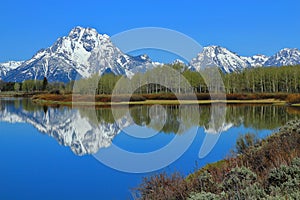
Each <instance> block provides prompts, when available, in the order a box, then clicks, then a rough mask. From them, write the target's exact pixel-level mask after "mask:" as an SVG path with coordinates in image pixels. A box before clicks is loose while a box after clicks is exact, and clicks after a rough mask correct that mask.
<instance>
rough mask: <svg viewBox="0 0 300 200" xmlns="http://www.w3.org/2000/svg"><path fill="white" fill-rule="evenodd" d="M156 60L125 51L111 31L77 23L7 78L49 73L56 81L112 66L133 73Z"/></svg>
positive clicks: (112, 69) (121, 72)
mask: <svg viewBox="0 0 300 200" xmlns="http://www.w3.org/2000/svg"><path fill="white" fill-rule="evenodd" d="M153 64H154V63H152V62H151V60H150V59H149V57H147V56H137V57H132V56H129V55H126V54H124V53H122V52H121V51H120V50H119V49H118V48H117V47H115V46H114V44H113V43H112V42H111V41H110V38H109V36H108V35H105V34H104V35H101V34H99V33H97V31H96V30H95V29H92V28H82V27H76V28H74V29H72V30H71V32H70V33H69V35H68V36H65V37H61V38H59V39H58V40H57V41H56V42H55V43H54V44H53V45H52V46H51V47H49V48H47V49H42V50H40V51H39V52H38V53H37V54H35V55H34V56H33V57H32V58H31V59H30V60H27V61H25V62H24V63H22V64H21V65H20V66H19V67H18V68H17V69H13V70H11V71H9V72H8V73H7V74H6V75H5V76H4V78H3V79H4V80H5V81H17V82H21V81H23V80H28V79H39V80H42V79H43V78H44V77H47V78H48V80H49V81H52V82H54V81H62V82H68V81H70V80H75V79H78V78H82V77H84V78H86V77H89V76H91V75H92V74H102V73H104V72H105V71H108V70H109V71H110V72H112V73H114V74H117V75H125V76H128V77H131V76H132V75H133V74H134V73H137V72H145V71H146V70H147V69H149V68H152V67H153Z"/></svg>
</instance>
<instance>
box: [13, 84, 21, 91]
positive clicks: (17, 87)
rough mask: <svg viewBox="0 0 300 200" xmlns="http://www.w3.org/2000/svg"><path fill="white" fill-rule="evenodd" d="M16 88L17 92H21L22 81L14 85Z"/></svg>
mask: <svg viewBox="0 0 300 200" xmlns="http://www.w3.org/2000/svg"><path fill="white" fill-rule="evenodd" d="M14 89H15V91H16V92H19V91H20V89H21V85H20V83H15V85H14Z"/></svg>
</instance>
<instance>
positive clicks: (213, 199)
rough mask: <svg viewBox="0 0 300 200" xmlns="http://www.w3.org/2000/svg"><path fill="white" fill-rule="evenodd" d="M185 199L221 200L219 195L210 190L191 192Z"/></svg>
mask: <svg viewBox="0 0 300 200" xmlns="http://www.w3.org/2000/svg"><path fill="white" fill-rule="evenodd" d="M187 200H221V197H220V196H219V195H216V194H213V193H210V192H201V193H191V194H190V196H189V197H188V198H187Z"/></svg>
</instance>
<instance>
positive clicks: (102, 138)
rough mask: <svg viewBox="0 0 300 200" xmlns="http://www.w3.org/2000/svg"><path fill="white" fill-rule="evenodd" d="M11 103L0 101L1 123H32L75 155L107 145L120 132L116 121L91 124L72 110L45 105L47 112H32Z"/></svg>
mask: <svg viewBox="0 0 300 200" xmlns="http://www.w3.org/2000/svg"><path fill="white" fill-rule="evenodd" d="M16 101H17V100H16ZM14 103H16V102H15V101H13V100H12V101H9V100H5V101H3V102H1V105H2V106H1V107H0V110H1V112H0V121H1V122H9V123H28V124H32V125H33V126H34V127H35V128H36V129H38V130H39V131H40V132H42V133H45V134H48V135H49V136H51V137H53V138H54V139H55V140H57V142H58V143H59V144H61V145H63V146H68V147H70V148H71V150H72V151H73V152H74V153H75V154H76V155H86V154H94V153H97V152H98V151H99V150H100V149H101V148H107V147H109V146H110V145H111V143H112V140H113V138H114V137H115V136H116V135H117V134H118V133H119V132H120V129H119V127H118V125H117V124H116V123H106V122H99V123H93V122H91V121H90V120H89V119H88V118H86V117H82V116H81V113H80V111H79V110H76V109H67V108H63V109H55V108H48V110H47V111H44V110H43V109H39V110H35V111H34V112H32V111H26V110H25V109H23V108H15V105H14ZM4 104H6V105H5V106H4ZM20 104H22V103H21V100H20ZM92 111H93V110H92Z"/></svg>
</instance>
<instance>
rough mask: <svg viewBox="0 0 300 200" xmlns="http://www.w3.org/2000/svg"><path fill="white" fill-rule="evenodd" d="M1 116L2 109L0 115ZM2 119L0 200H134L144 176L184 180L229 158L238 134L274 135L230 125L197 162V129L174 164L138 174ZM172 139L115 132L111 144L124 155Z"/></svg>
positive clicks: (201, 136)
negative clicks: (166, 175) (179, 175)
mask: <svg viewBox="0 0 300 200" xmlns="http://www.w3.org/2000/svg"><path fill="white" fill-rule="evenodd" d="M2 105H4V108H5V109H8V110H9V109H10V110H11V111H10V112H8V115H11V116H12V115H13V114H14V113H18V112H19V111H20V112H24V113H34V114H33V115H30V116H35V117H38V116H39V114H37V113H36V112H37V111H36V110H35V111H24V110H23V108H22V106H15V104H13V105H12V104H10V103H5V104H3V102H2ZM9 107H10V108H9ZM20 109H21V110H20ZM51 109H56V108H48V111H47V112H50V111H51ZM68 110H69V109H68ZM6 111H7V110H2V115H3V113H4V112H6ZM56 111H57V112H54V113H56V114H58V113H59V112H65V111H64V109H61V108H60V109H56ZM18 114H20V113H18ZM1 117H2V118H1ZM1 117H0V121H2V122H0V152H1V164H0V199H133V196H134V194H133V193H132V189H133V188H135V187H137V186H138V185H139V184H140V183H141V180H142V178H143V177H147V176H150V175H153V174H156V173H159V172H162V171H164V172H167V173H171V172H173V171H179V172H180V173H182V174H183V175H187V174H189V173H191V172H193V171H194V170H195V168H196V167H201V166H204V165H205V164H207V163H211V162H216V161H218V160H220V159H223V158H225V157H226V156H228V155H229V154H230V150H232V149H233V148H234V145H235V142H236V139H237V137H238V136H239V135H240V134H244V133H247V132H251V133H256V134H257V135H258V136H259V137H261V138H263V137H265V136H267V135H269V134H272V133H273V131H274V130H273V129H272V130H271V129H259V130H258V129H257V128H252V127H245V126H244V125H243V124H240V125H238V126H235V125H234V126H232V127H231V128H229V129H228V130H226V131H224V132H222V134H221V136H220V138H219V140H218V142H217V144H216V146H215V147H214V148H213V150H212V151H211V152H210V153H209V154H208V155H207V156H206V157H205V158H202V159H199V157H198V154H199V148H200V147H201V145H202V143H203V139H204V137H205V135H206V133H205V129H204V128H203V127H199V128H198V131H197V135H196V138H195V139H194V141H193V143H192V145H191V146H190V147H189V148H188V150H187V151H186V152H185V153H184V154H183V155H182V156H181V157H180V158H179V159H178V160H177V161H175V162H173V163H172V164H170V165H169V166H167V167H165V168H163V169H160V170H158V171H154V172H149V173H142V174H139V173H125V172H120V171H117V170H115V169H112V168H110V167H108V166H106V165H104V164H102V163H101V162H99V161H98V160H97V159H95V157H94V156H92V155H89V154H85V155H77V154H76V153H74V151H72V150H71V148H70V147H69V146H67V145H66V143H64V145H65V146H64V145H61V144H59V142H58V140H57V138H55V137H53V136H51V134H50V135H48V134H47V133H45V132H42V131H41V130H40V131H39V130H38V129H37V128H36V124H35V125H33V123H32V122H31V121H30V120H27V121H26V120H25V122H21V120H19V122H13V121H14V120H8V119H7V118H5V117H7V116H1ZM28 119H29V117H28ZM35 121H36V120H35ZM149 129H150V128H149ZM183 134H184V133H183ZM174 137H175V135H174V134H173V133H164V132H160V133H159V134H157V135H155V136H154V137H152V138H149V139H146V140H144V141H143V140H142V139H137V138H132V137H131V136H128V135H127V134H126V133H124V132H120V133H119V134H117V135H116V136H115V137H114V138H113V140H112V142H113V144H114V145H117V146H119V147H120V148H123V149H126V150H128V151H132V152H149V151H153V150H155V149H159V148H161V147H163V146H164V145H165V144H167V143H168V142H170V141H171V140H172V138H174ZM109 148H110V147H106V148H104V149H106V150H109ZM100 151H101V149H100ZM145 164H146V163H145Z"/></svg>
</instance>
